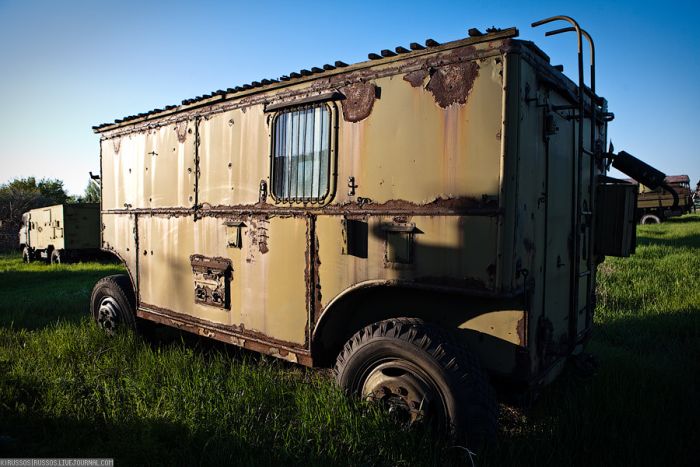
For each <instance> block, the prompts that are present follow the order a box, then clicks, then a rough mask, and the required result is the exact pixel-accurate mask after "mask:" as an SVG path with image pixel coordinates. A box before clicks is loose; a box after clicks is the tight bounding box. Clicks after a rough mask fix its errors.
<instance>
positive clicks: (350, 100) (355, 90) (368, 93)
mask: <svg viewBox="0 0 700 467" xmlns="http://www.w3.org/2000/svg"><path fill="white" fill-rule="evenodd" d="M340 92H342V93H343V95H344V96H345V99H344V100H343V101H342V102H343V104H342V105H343V118H345V121H346V122H359V121H361V120H364V119H365V118H367V117H369V114H371V113H372V107H373V106H374V100H375V99H376V96H377V87H376V86H375V85H374V84H371V83H357V84H353V85H351V86H345V87H343V88H341V89H340Z"/></svg>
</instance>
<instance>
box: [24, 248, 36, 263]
mask: <svg viewBox="0 0 700 467" xmlns="http://www.w3.org/2000/svg"><path fill="white" fill-rule="evenodd" d="M33 260H34V257H33V255H32V250H31V249H30V248H29V247H28V246H25V247H24V249H23V250H22V261H24V262H25V263H31V262H32V261H33Z"/></svg>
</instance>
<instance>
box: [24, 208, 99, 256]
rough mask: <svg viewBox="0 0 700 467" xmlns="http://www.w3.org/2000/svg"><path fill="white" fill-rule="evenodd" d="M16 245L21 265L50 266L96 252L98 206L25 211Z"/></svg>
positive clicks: (97, 242) (97, 249)
mask: <svg viewBox="0 0 700 467" xmlns="http://www.w3.org/2000/svg"><path fill="white" fill-rule="evenodd" d="M19 246H20V249H21V250H22V257H23V259H24V261H25V262H30V261H34V260H44V261H47V262H51V263H52V264H54V263H62V262H69V261H74V260H78V259H80V258H82V257H86V256H92V255H95V254H98V253H100V246H101V244H100V205H99V204H97V203H72V204H56V205H54V206H46V207H43V208H37V209H32V210H31V211H27V212H25V213H24V214H23V215H22V224H21V226H20V230H19Z"/></svg>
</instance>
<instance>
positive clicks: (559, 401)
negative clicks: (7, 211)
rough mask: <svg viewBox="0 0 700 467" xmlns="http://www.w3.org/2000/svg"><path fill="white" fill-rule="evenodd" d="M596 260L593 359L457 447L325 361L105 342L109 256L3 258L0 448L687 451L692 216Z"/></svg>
mask: <svg viewBox="0 0 700 467" xmlns="http://www.w3.org/2000/svg"><path fill="white" fill-rule="evenodd" d="M638 236H639V246H638V249H637V254H636V255H635V256H634V257H632V258H629V259H617V258H608V259H606V261H605V262H604V263H603V264H602V265H601V266H600V269H599V272H600V281H599V286H598V307H597V310H596V317H595V327H596V329H595V337H594V338H593V340H592V342H591V344H590V345H589V348H588V350H589V351H590V352H591V353H593V354H594V355H596V356H597V357H598V358H599V359H600V362H601V365H600V367H599V369H598V371H597V373H596V374H595V375H594V376H593V377H591V378H588V379H581V378H579V377H577V376H576V373H575V372H573V371H569V372H566V373H565V374H564V375H563V376H562V377H561V378H560V379H559V380H558V381H557V382H556V383H555V384H553V385H551V386H550V387H548V388H547V389H546V390H545V391H544V392H543V394H542V396H541V397H540V399H538V401H537V402H536V403H535V405H534V406H533V407H532V408H530V409H527V410H525V409H515V408H512V407H507V406H502V417H501V418H502V420H501V423H502V430H501V433H500V435H499V439H498V441H497V442H495V443H493V444H492V445H490V446H488V447H487V448H486V450H485V451H484V452H480V453H479V454H478V456H477V457H475V458H473V459H470V455H469V453H468V452H466V451H465V450H464V449H463V448H461V447H459V446H453V445H451V444H449V443H447V442H445V441H442V440H439V439H435V438H433V437H431V436H430V434H429V433H426V432H423V431H420V430H406V429H404V428H401V427H397V426H396V425H395V424H394V423H393V422H392V420H391V419H390V417H389V416H388V415H387V414H385V413H384V412H382V411H380V410H378V409H377V408H375V407H373V406H367V405H364V404H361V403H358V402H354V401H351V400H348V399H347V398H345V397H344V396H343V395H342V394H341V393H340V391H339V390H338V389H336V388H335V386H334V385H333V384H332V382H331V380H330V379H329V377H328V375H327V374H326V373H322V372H316V371H312V370H305V369H303V368H299V367H295V366H292V365H288V364H286V363H284V362H281V361H277V360H273V359H269V358H265V357H261V356H257V355H254V354H250V353H247V352H244V351H238V350H236V349H232V348H229V347H226V346H223V345H220V344H216V343H213V342H210V341H207V340H204V339H199V338H197V337H193V336H188V335H182V334H179V333H177V332H160V333H159V334H158V336H157V338H155V339H154V338H151V339H148V340H145V339H143V338H142V337H140V336H138V335H135V334H129V333H127V334H123V335H119V336H117V337H116V338H111V339H110V338H107V337H105V336H104V335H103V334H102V333H101V332H100V331H99V330H97V329H96V328H95V326H93V325H92V323H91V322H90V321H89V319H88V317H87V309H88V301H89V296H90V291H91V289H92V285H93V284H94V283H95V282H96V280H97V279H98V278H99V277H102V276H104V275H109V274H114V273H117V272H119V271H121V268H120V267H119V266H116V265H113V264H100V263H86V264H77V265H59V266H46V265H41V264H32V265H25V264H22V263H21V259H20V258H19V256H0V457H26V456H32V457H113V458H115V460H116V463H117V464H116V465H131V464H143V465H212V464H237V465H289V464H294V465H471V461H472V460H473V461H474V462H475V464H476V465H696V462H697V459H698V456H699V455H700V434H699V433H700V430H698V420H700V402H699V399H700V390H699V389H700V387H699V382H700V216H698V215H694V216H685V217H683V218H680V219H676V220H675V221H672V222H668V223H665V224H662V225H654V226H642V227H639V230H638Z"/></svg>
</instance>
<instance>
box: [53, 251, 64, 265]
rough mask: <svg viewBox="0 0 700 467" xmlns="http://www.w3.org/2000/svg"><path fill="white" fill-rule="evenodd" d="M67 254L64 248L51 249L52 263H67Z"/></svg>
mask: <svg viewBox="0 0 700 467" xmlns="http://www.w3.org/2000/svg"><path fill="white" fill-rule="evenodd" d="M65 259H66V258H65V255H64V254H63V250H52V251H51V264H61V263H65V262H66V261H65Z"/></svg>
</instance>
